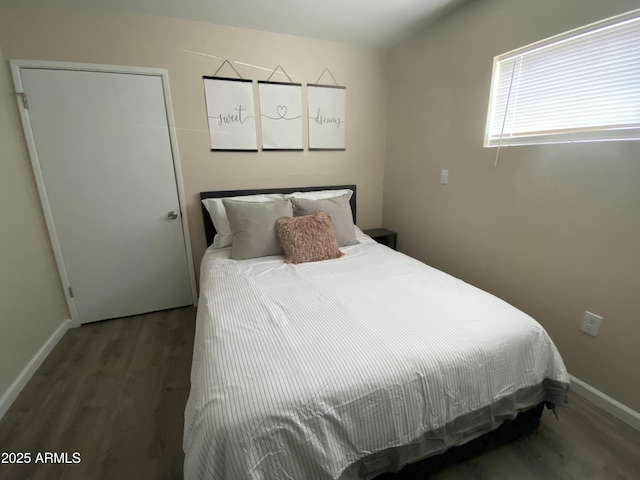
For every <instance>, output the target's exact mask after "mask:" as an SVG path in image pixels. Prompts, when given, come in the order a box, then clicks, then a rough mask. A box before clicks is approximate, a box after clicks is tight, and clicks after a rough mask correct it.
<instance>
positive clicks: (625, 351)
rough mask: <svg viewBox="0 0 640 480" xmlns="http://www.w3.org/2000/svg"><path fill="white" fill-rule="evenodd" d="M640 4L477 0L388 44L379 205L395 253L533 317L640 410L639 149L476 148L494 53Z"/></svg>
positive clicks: (582, 366) (574, 362)
mask: <svg viewBox="0 0 640 480" xmlns="http://www.w3.org/2000/svg"><path fill="white" fill-rule="evenodd" d="M638 6H640V5H638V2H637V1H625V0H615V1H614V0H610V1H607V2H602V1H599V0H565V1H563V2H557V1H555V0H538V1H531V0H482V1H474V2H470V3H468V4H467V5H465V6H463V7H461V8H460V9H458V10H456V11H454V12H452V13H450V14H449V15H447V16H446V17H444V18H442V19H441V21H439V22H437V23H436V24H434V25H432V26H429V27H427V28H425V29H424V30H423V31H421V32H419V33H417V34H415V35H414V36H412V37H411V38H409V39H408V40H406V41H405V42H403V43H402V44H401V45H399V46H397V47H396V48H394V49H392V50H391V51H390V52H389V56H388V71H389V72H391V75H390V85H389V87H390V90H389V91H390V94H389V97H388V111H389V116H388V124H387V129H388V135H387V154H386V166H385V184H384V209H383V223H384V224H385V225H386V226H387V227H391V228H393V229H396V230H397V231H398V232H399V240H398V241H399V246H400V249H401V250H403V251H405V252H406V253H408V254H410V255H412V256H415V257H417V258H419V259H421V260H423V261H425V262H426V263H429V264H431V265H434V266H436V267H438V268H440V269H443V270H445V271H447V272H449V273H451V274H453V275H455V276H458V277H460V278H462V279H464V280H465V281H467V282H470V283H472V284H474V285H477V286H479V287H480V288H483V289H485V290H488V291H489V292H492V293H494V294H496V295H498V296H500V297H502V298H504V299H506V300H507V301H509V302H511V303H513V304H514V305H516V306H517V307H519V308H521V309H522V310H524V311H525V312H527V313H529V314H530V315H532V316H533V317H535V318H536V319H538V320H539V321H540V322H541V323H542V324H543V325H544V327H545V328H546V329H547V330H548V332H549V333H550V334H551V336H552V337H553V339H554V341H555V342H556V344H557V345H558V347H559V349H560V351H561V353H562V355H563V356H564V359H565V361H566V363H567V367H568V369H569V371H570V373H572V374H573V375H575V376H576V377H578V378H580V379H581V380H584V381H586V382H587V383H589V384H591V385H593V386H594V387H596V388H598V389H600V390H601V391H603V392H605V393H606V394H608V395H610V396H612V397H614V398H615V399H617V400H618V401H620V402H622V403H624V404H626V405H628V406H629V407H631V408H633V409H635V410H636V411H638V410H640V383H639V382H637V381H635V380H634V379H635V378H636V377H637V374H636V373H635V371H634V369H635V368H636V367H637V365H640V349H638V345H637V344H638V340H639V339H640V322H639V321H638V319H639V318H640V294H639V293H640V274H639V272H640V242H639V240H638V239H639V238H640V142H611V143H591V144H575V145H571V144H566V145H547V146H520V147H510V148H505V149H503V150H502V152H501V157H500V162H499V165H498V167H497V168H493V161H494V156H495V153H496V151H495V149H484V148H483V147H482V143H483V137H484V128H485V118H486V113H487V104H488V95H489V86H490V81H491V68H492V60H493V57H494V56H495V55H497V54H500V53H504V52H507V51H509V50H512V49H514V48H517V47H520V46H523V45H526V44H528V43H531V42H534V41H536V40H540V39H542V38H545V37H548V36H551V35H554V34H557V33H561V32H563V31H566V30H569V29H572V28H575V27H578V26H581V25H584V24H587V23H590V22H593V21H596V20H599V19H601V18H605V17H608V16H612V15H615V14H618V13H622V12H625V11H628V10H631V9H633V8H637V7H638ZM441 169H449V171H450V175H449V185H447V186H441V185H439V175H440V170H441ZM585 310H589V311H591V312H594V313H596V314H599V315H601V316H603V317H604V322H603V325H602V329H601V331H600V335H599V336H598V337H596V338H592V337H589V336H587V335H585V334H584V333H581V332H580V331H579V330H578V327H579V323H580V320H581V318H582V315H583V313H584V311H585Z"/></svg>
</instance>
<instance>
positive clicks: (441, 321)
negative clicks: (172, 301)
mask: <svg viewBox="0 0 640 480" xmlns="http://www.w3.org/2000/svg"><path fill="white" fill-rule="evenodd" d="M357 238H358V241H359V243H358V244H357V245H353V246H351V247H346V248H343V249H342V251H343V252H344V253H345V255H344V257H342V258H340V259H336V260H329V261H323V262H314V263H306V264H299V265H291V264H286V263H285V262H284V259H283V258H282V257H264V258H260V259H251V260H243V261H235V260H231V259H229V258H228V257H229V252H228V249H226V250H225V249H223V250H208V251H207V252H206V254H205V256H204V259H203V261H202V270H201V282H200V289H201V293H200V301H199V305H198V313H197V320H196V337H195V343H194V357H193V367H192V372H191V393H190V396H189V400H188V403H187V407H186V410H185V430H184V445H183V446H184V450H185V465H184V472H185V479H186V480H195V479H225V480H236V479H256V480H258V479H296V480H298V479H347V478H358V477H364V476H367V475H368V474H367V472H369V474H371V472H375V471H376V462H378V460H379V459H380V458H382V457H383V456H384V453H385V452H387V451H390V450H393V449H395V452H396V457H398V459H397V460H396V462H397V463H400V464H403V463H407V462H410V461H415V460H417V459H419V458H421V457H424V456H427V455H432V454H435V453H439V452H441V451H443V450H445V449H446V448H448V447H451V446H454V445H458V444H461V443H464V442H466V441H468V440H470V439H472V438H475V437H477V436H478V435H480V434H482V433H484V432H485V431H488V430H490V429H493V428H496V427H497V426H499V425H500V423H501V422H502V421H503V420H504V419H506V418H513V417H514V416H515V415H516V414H517V413H518V412H520V411H523V410H527V409H529V408H531V407H533V406H535V405H537V404H539V403H540V402H549V403H553V404H560V403H562V402H564V400H565V395H566V391H567V388H568V383H569V377H568V374H567V371H566V369H565V366H564V363H563V361H562V358H561V357H560V355H559V353H558V351H557V349H556V347H555V345H554V344H553V342H552V341H551V339H550V338H549V336H548V335H547V333H546V332H545V330H544V329H543V328H542V326H541V325H540V324H538V323H537V322H536V321H535V320H533V319H532V318H531V317H529V316H528V315H526V314H524V313H523V312H521V311H519V310H518V309H516V308H514V307H513V306H511V305H509V304H508V303H506V302H504V301H502V300H500V299H498V298H497V297H495V296H493V295H490V294H488V293H486V292H484V291H482V290H480V289H478V288H475V287H473V286H471V285H469V284H466V283H464V282H463V281H461V280H459V279H456V278H454V277H452V276H450V275H447V274H445V273H443V272H441V271H439V270H437V269H434V268H431V267H429V266H427V265H425V264H423V263H421V262H418V261H417V260H415V259H412V258H410V257H408V256H406V255H403V254H401V253H399V252H396V251H393V250H391V249H389V248H387V247H385V246H383V245H379V244H377V243H376V242H374V241H373V240H371V239H370V238H369V237H367V236H366V235H364V234H362V233H361V232H358V237H357Z"/></svg>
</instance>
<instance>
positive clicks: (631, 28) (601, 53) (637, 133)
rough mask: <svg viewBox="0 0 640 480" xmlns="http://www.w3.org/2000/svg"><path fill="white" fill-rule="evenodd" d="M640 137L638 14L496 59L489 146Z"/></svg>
mask: <svg viewBox="0 0 640 480" xmlns="http://www.w3.org/2000/svg"><path fill="white" fill-rule="evenodd" d="M628 139H634V140H640V10H635V11H633V12H629V13H627V14H624V15H621V16H618V17H615V18H611V19H608V20H604V21H602V22H598V23H595V24H592V25H588V26H586V27H583V28H580V29H577V30H573V31H571V32H568V33H565V34H561V35H558V36H555V37H552V38H549V39H547V40H543V41H541V42H537V43H534V44H532V45H529V46H526V47H523V48H520V49H518V50H514V51H512V52H509V53H505V54H503V55H499V56H497V57H495V59H494V62H493V79H492V83H491V96H490V100H489V113H488V116H487V127H486V133H485V141H484V146H485V147H499V146H508V145H526V144H538V143H564V142H585V141H604V140H628Z"/></svg>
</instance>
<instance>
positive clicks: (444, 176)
mask: <svg viewBox="0 0 640 480" xmlns="http://www.w3.org/2000/svg"><path fill="white" fill-rule="evenodd" d="M447 183H449V170H440V185H446V184H447Z"/></svg>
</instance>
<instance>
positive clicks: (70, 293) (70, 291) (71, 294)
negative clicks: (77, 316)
mask: <svg viewBox="0 0 640 480" xmlns="http://www.w3.org/2000/svg"><path fill="white" fill-rule="evenodd" d="M69 296H70V297H71V298H73V288H71V287H69Z"/></svg>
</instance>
